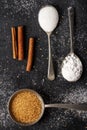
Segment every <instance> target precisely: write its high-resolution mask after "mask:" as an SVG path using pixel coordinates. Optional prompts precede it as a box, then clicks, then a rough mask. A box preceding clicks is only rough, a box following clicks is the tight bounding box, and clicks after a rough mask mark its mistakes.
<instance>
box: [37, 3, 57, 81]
mask: <svg viewBox="0 0 87 130" xmlns="http://www.w3.org/2000/svg"><path fill="white" fill-rule="evenodd" d="M58 21H59V14H58V11H57V10H56V8H55V7H53V6H52V5H46V6H45V7H43V8H41V9H40V11H39V14H38V22H39V25H40V27H41V28H42V29H43V30H44V31H45V32H46V34H47V36H48V52H49V54H48V75H47V77H48V79H49V80H54V79H55V73H54V68H53V61H52V54H51V44H50V35H51V33H52V31H53V30H54V29H55V28H56V26H57V24H58Z"/></svg>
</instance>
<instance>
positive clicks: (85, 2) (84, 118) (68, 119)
mask: <svg viewBox="0 0 87 130" xmlns="http://www.w3.org/2000/svg"><path fill="white" fill-rule="evenodd" d="M46 4H52V5H54V6H55V7H56V8H57V10H58V11H59V15H60V21H59V24H58V27H57V28H56V29H55V31H54V32H53V34H52V36H51V45H52V54H53V61H54V66H55V71H56V79H55V80H54V81H52V82H51V81H48V79H47V62H48V61H47V58H48V44H47V36H46V34H45V33H44V32H43V31H42V29H40V27H39V25H38V19H37V18H38V11H39V9H40V8H41V7H42V6H43V5H46ZM69 6H72V7H74V8H75V28H74V30H75V44H74V49H75V53H76V54H77V55H78V56H79V57H80V58H81V61H82V63H83V66H84V72H83V75H82V77H81V79H80V80H79V81H78V82H76V83H69V82H67V81H65V80H64V79H63V78H62V75H61V72H60V68H61V63H62V60H63V59H64V57H65V56H66V55H67V54H68V53H69V28H68V17H67V8H68V7H69ZM18 25H24V27H25V28H24V31H25V33H24V34H25V43H24V44H25V46H26V51H25V52H26V56H25V60H24V61H22V62H21V61H17V60H13V59H12V46H11V26H18ZM30 36H33V37H35V38H36V42H35V58H34V66H33V69H32V71H31V72H30V73H27V72H26V71H25V68H26V61H27V47H28V38H29V37H30ZM21 88H31V89H34V90H36V91H37V92H39V93H40V94H41V95H42V97H43V99H44V102H45V103H57V102H67V103H86V102H87V0H0V130H5V129H6V130H8V129H9V130H27V129H30V130H54V129H55V130H56V129H57V130H86V128H87V112H78V111H69V110H64V109H61V110H60V109H53V108H52V109H47V110H46V111H45V113H44V116H43V117H42V119H41V120H40V121H39V122H38V123H37V124H35V125H34V126H29V127H21V126H18V125H16V124H14V123H13V122H12V121H11V119H10V118H9V115H8V112H7V102H8V99H9V97H10V96H11V94H12V93H13V92H15V91H16V90H19V89H21Z"/></svg>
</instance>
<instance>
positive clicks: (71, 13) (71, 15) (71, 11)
mask: <svg viewBox="0 0 87 130" xmlns="http://www.w3.org/2000/svg"><path fill="white" fill-rule="evenodd" d="M68 17H69V29H70V52H71V53H73V52H74V49H73V25H74V9H73V8H72V7H69V8H68Z"/></svg>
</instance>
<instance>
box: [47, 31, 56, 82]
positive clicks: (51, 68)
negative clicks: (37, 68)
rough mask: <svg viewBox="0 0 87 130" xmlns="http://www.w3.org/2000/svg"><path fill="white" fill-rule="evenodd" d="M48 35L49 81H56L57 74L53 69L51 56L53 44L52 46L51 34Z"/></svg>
mask: <svg viewBox="0 0 87 130" xmlns="http://www.w3.org/2000/svg"><path fill="white" fill-rule="evenodd" d="M47 35H48V53H49V54H48V75H47V77H48V79H49V80H54V79H55V73H54V68H53V61H52V54H51V44H50V35H51V33H47Z"/></svg>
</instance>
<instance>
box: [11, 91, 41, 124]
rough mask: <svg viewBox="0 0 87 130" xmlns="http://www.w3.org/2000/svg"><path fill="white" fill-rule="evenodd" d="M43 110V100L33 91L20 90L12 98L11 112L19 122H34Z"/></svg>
mask: <svg viewBox="0 0 87 130" xmlns="http://www.w3.org/2000/svg"><path fill="white" fill-rule="evenodd" d="M41 110H42V105H41V101H40V100H39V99H38V97H37V95H36V94H35V93H34V92H32V91H27V90H24V91H20V92H19V93H18V94H16V95H15V96H14V97H13V98H12V100H11V104H10V112H11V115H12V117H13V118H14V119H15V120H16V121H17V122H20V123H34V122H35V121H37V120H38V119H39V117H40V115H41Z"/></svg>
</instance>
